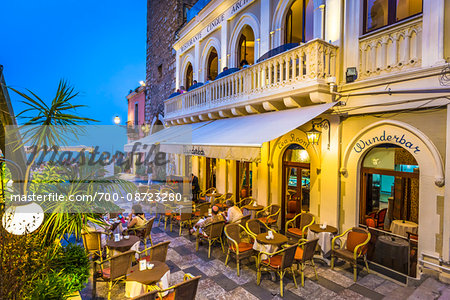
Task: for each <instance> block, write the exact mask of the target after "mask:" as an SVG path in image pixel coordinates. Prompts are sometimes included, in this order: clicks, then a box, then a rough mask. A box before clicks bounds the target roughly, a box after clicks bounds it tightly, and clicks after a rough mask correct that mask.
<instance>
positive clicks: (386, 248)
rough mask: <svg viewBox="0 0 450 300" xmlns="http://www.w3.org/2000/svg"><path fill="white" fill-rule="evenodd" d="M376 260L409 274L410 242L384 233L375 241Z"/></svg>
mask: <svg viewBox="0 0 450 300" xmlns="http://www.w3.org/2000/svg"><path fill="white" fill-rule="evenodd" d="M374 260H375V262H376V263H379V264H381V265H383V266H385V267H388V268H390V269H393V270H395V271H398V272H401V273H403V274H406V275H408V270H409V268H408V262H409V243H408V242H407V241H406V240H404V239H402V238H398V237H392V236H388V235H382V236H380V237H378V239H377V242H376V243H375V259H374Z"/></svg>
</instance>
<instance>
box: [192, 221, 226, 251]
mask: <svg viewBox="0 0 450 300" xmlns="http://www.w3.org/2000/svg"><path fill="white" fill-rule="evenodd" d="M224 226H225V221H219V222H214V223H211V224H208V225H206V226H205V227H204V228H203V233H200V232H197V235H196V243H195V251H198V246H199V243H200V240H202V239H204V240H207V241H208V258H210V257H211V246H212V244H214V242H216V241H218V242H219V243H220V246H221V247H222V252H223V251H224V250H223V241H222V232H223V227H224Z"/></svg>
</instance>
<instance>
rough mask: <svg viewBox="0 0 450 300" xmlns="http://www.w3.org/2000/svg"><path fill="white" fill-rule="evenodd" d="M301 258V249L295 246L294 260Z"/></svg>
mask: <svg viewBox="0 0 450 300" xmlns="http://www.w3.org/2000/svg"><path fill="white" fill-rule="evenodd" d="M302 258H303V249H302V248H300V247H297V249H296V250H295V256H294V259H295V260H302Z"/></svg>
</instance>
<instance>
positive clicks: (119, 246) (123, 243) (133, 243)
mask: <svg viewBox="0 0 450 300" xmlns="http://www.w3.org/2000/svg"><path fill="white" fill-rule="evenodd" d="M120 238H121V240H120V241H118V242H115V241H114V238H112V239H110V240H109V241H107V242H106V246H108V248H109V251H110V255H111V256H114V255H118V254H120V253H122V252H126V251H128V250H134V251H138V250H139V243H140V242H141V239H140V238H139V237H137V236H135V235H130V236H129V238H128V239H125V238H124V237H123V236H120Z"/></svg>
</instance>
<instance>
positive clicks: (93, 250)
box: [81, 231, 105, 262]
mask: <svg viewBox="0 0 450 300" xmlns="http://www.w3.org/2000/svg"><path fill="white" fill-rule="evenodd" d="M102 234H105V233H104V232H100V231H90V232H83V233H82V234H81V237H82V238H83V246H84V249H85V250H86V252H87V253H88V255H92V257H93V259H97V258H98V259H99V260H100V262H102V261H103V247H102Z"/></svg>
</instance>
